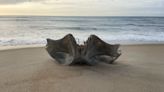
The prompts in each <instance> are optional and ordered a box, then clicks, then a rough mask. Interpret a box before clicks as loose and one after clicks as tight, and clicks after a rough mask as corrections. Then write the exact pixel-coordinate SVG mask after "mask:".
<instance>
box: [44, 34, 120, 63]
mask: <svg viewBox="0 0 164 92" xmlns="http://www.w3.org/2000/svg"><path fill="white" fill-rule="evenodd" d="M119 46H120V45H119V44H115V45H111V44H108V43H105V42H104V41H102V40H101V39H100V38H99V37H97V36H96V35H91V36H90V37H89V38H88V40H87V41H86V42H85V43H84V45H78V44H77V43H76V40H75V38H74V37H73V36H72V34H68V35H66V36H65V37H64V38H62V39H60V40H52V39H47V45H46V49H47V51H48V53H49V54H50V56H51V57H52V58H54V59H56V61H57V62H58V63H60V64H64V65H72V64H76V63H86V64H89V65H95V64H97V63H98V62H105V63H113V62H114V61H115V60H116V59H117V58H118V57H119V56H120V55H121V53H120V52H119V51H118V48H119Z"/></svg>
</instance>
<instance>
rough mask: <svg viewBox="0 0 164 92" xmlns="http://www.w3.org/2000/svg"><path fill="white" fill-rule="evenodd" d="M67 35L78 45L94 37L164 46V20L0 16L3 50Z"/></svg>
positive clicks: (122, 42) (0, 40)
mask: <svg viewBox="0 0 164 92" xmlns="http://www.w3.org/2000/svg"><path fill="white" fill-rule="evenodd" d="M68 33H71V34H73V35H74V36H75V38H76V40H77V42H78V43H79V44H81V43H82V42H83V41H85V40H87V38H88V37H89V35H91V34H95V35H97V36H99V37H100V38H101V39H103V40H104V41H106V42H108V43H120V44H135V43H137V44H138V43H142V44H143V43H164V17H103V16H102V17H57V16H0V46H13V45H33V44H46V38H52V39H60V38H62V37H63V36H65V35H66V34H68Z"/></svg>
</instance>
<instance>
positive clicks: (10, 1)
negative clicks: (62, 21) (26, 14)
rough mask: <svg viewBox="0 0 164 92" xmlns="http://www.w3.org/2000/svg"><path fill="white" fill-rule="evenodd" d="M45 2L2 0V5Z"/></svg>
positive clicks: (35, 0)
mask: <svg viewBox="0 0 164 92" xmlns="http://www.w3.org/2000/svg"><path fill="white" fill-rule="evenodd" d="M38 1H43V0H0V4H17V3H23V2H38Z"/></svg>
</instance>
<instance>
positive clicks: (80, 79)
mask: <svg viewBox="0 0 164 92" xmlns="http://www.w3.org/2000/svg"><path fill="white" fill-rule="evenodd" d="M121 49H122V53H123V54H122V56H121V57H120V58H119V59H118V60H117V61H116V63H115V64H113V65H110V64H98V65H96V66H84V65H83V66H62V65H59V64H57V63H55V61H54V60H53V59H52V58H51V57H50V56H49V55H48V54H47V52H46V51H45V49H44V48H43V47H42V48H41V47H37V48H24V49H13V50H1V51H0V92H164V45H131V46H122V47H121Z"/></svg>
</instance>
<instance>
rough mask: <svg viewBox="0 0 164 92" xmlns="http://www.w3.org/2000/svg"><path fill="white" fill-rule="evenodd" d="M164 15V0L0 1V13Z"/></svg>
mask: <svg viewBox="0 0 164 92" xmlns="http://www.w3.org/2000/svg"><path fill="white" fill-rule="evenodd" d="M5 14H9V15H12V14H15V15H17V14H18V15H19V14H21V15H26V14H28V15H33V14H34V15H62V16H63V15H66V16H67V15H68V16H69V15H70V16H72V15H75V16H78V15H80V16H83V15H85V16H90V15H91V16H94V15H95V16H108V15H109V16H131V15H132V16H135V15H136V16H164V0H0V15H5Z"/></svg>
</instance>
